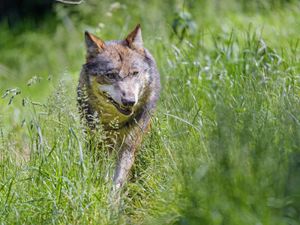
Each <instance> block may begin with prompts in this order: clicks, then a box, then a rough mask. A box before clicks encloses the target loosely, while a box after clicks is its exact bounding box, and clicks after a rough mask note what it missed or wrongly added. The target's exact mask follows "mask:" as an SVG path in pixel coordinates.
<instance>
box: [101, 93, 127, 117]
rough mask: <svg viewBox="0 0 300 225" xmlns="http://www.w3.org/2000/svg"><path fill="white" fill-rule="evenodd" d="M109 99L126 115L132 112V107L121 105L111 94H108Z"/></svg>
mask: <svg viewBox="0 0 300 225" xmlns="http://www.w3.org/2000/svg"><path fill="white" fill-rule="evenodd" d="M106 97H107V99H108V100H109V101H110V102H111V103H112V104H113V105H114V106H115V107H116V108H117V110H118V111H119V112H120V113H122V114H124V115H126V116H129V115H130V114H132V109H131V108H126V107H123V106H121V105H120V104H119V103H117V102H116V101H115V100H114V99H113V98H112V97H110V96H109V95H107V94H106Z"/></svg>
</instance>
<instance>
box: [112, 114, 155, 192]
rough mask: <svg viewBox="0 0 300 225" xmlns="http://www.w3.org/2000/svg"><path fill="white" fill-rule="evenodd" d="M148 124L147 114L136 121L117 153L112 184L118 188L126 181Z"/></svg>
mask: <svg viewBox="0 0 300 225" xmlns="http://www.w3.org/2000/svg"><path fill="white" fill-rule="evenodd" d="M149 124H150V118H149V116H148V115H147V116H145V117H144V118H143V120H141V121H139V122H136V124H135V125H134V126H133V127H132V130H131V132H129V134H128V135H127V137H126V138H125V141H124V143H123V146H122V148H121V151H120V153H119V157H118V161H117V167H116V170H115V175H114V179H113V181H114V185H115V188H116V189H120V188H121V187H122V186H123V184H124V183H125V182H126V179H127V177H128V174H129V171H130V169H131V167H132V165H133V163H134V159H135V153H136V149H137V148H138V147H139V146H140V145H141V142H142V138H143V135H144V133H145V132H146V130H148V127H149Z"/></svg>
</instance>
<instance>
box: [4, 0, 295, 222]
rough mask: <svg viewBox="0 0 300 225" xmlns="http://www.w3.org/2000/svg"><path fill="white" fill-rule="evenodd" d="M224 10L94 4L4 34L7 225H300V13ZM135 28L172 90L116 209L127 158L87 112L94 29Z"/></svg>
mask: <svg viewBox="0 0 300 225" xmlns="http://www.w3.org/2000/svg"><path fill="white" fill-rule="evenodd" d="M97 3H98V1H97ZM226 3H227V4H224V3H221V2H219V1H212V2H208V1H197V2H196V1H185V2H181V1H178V2H176V4H175V3H171V2H170V1H163V2H162V1H149V2H144V1H136V2H134V3H133V2H131V1H124V2H122V3H114V4H111V3H109V2H108V1H103V2H102V3H101V4H99V3H98V4H96V1H89V2H87V3H85V5H81V6H78V7H67V6H62V5H58V6H57V9H56V10H57V21H52V20H51V21H50V20H47V21H45V25H44V26H45V27H39V28H34V29H35V30H30V29H29V28H28V30H27V31H24V30H23V31H22V32H21V33H18V31H16V30H14V31H10V30H9V29H8V28H7V27H5V25H2V30H4V31H5V32H1V33H0V36H1V40H4V41H5V42H6V44H0V49H1V52H2V53H3V54H2V55H3V57H2V56H1V61H0V78H1V84H0V87H1V92H2V94H3V95H2V98H1V99H0V106H1V108H0V159H1V160H0V173H1V179H0V221H1V223H2V224H66V223H67V224H204V225H207V224H212V225H217V224H230V225H235V224H236V225H241V224H245V225H246V224H264V225H265V224H270V225H273V224H300V223H299V221H300V217H299V215H300V206H299V202H300V199H299V194H300V193H299V186H300V177H299V146H300V143H299V142H300V122H299V121H300V117H299V115H300V107H299V100H300V99H299V97H300V86H299V85H300V84H299V82H300V80H299V79H300V78H299V74H300V68H299V55H300V54H299V53H300V52H299V30H300V29H297V28H299V23H298V22H297V21H298V20H297V19H298V17H299V4H298V3H297V2H291V3H283V1H276V4H272V3H273V1H265V3H264V4H263V3H257V5H256V3H251V4H250V3H249V5H248V3H246V2H244V1H243V2H242V3H238V2H235V1H227V2H226ZM223 4H224V5H223ZM261 4H263V6H261ZM254 6H255V7H254ZM269 9H272V13H270V12H268V10H269ZM256 10H258V11H256ZM199 12H201V13H200V14H199ZM137 22H141V23H142V29H143V37H144V41H145V45H146V47H147V48H148V49H149V50H150V51H151V52H152V53H153V55H154V57H155V59H156V61H157V64H158V66H159V71H160V73H161V78H162V87H163V90H162V94H161V99H160V102H159V105H158V109H157V113H156V115H155V116H154V117H153V118H152V130H151V133H149V134H148V136H147V137H146V138H145V140H144V142H143V145H142V147H141V148H140V149H139V151H138V154H137V159H136V162H135V165H134V168H133V169H132V173H131V176H130V179H129V181H128V183H127V184H126V187H125V188H124V190H123V192H122V194H121V204H120V206H119V207H118V208H113V207H112V205H111V201H110V197H111V196H110V195H111V185H112V182H111V178H112V174H113V169H114V166H115V157H116V156H115V153H113V154H112V155H109V154H108V152H107V151H106V149H105V146H101V144H100V140H101V132H96V133H85V132H84V127H83V125H82V123H81V122H80V116H79V114H78V110H77V106H76V83H77V79H78V73H79V70H80V65H81V64H82V63H84V45H83V38H82V31H83V30H84V29H89V30H91V31H92V32H94V33H96V34H97V35H99V36H101V37H102V38H103V39H105V40H109V39H112V38H114V39H119V38H123V37H124V36H125V35H126V33H127V32H129V31H130V29H131V28H133V27H134V25H135V23H137ZM53 24H54V25H53ZM47 25H49V29H47ZM29 27H30V26H29ZM31 29H33V28H31ZM16 34H17V35H16Z"/></svg>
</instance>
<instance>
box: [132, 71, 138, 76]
mask: <svg viewBox="0 0 300 225" xmlns="http://www.w3.org/2000/svg"><path fill="white" fill-rule="evenodd" d="M131 74H132V75H133V76H136V75H138V74H139V72H138V71H133V72H132V73H131Z"/></svg>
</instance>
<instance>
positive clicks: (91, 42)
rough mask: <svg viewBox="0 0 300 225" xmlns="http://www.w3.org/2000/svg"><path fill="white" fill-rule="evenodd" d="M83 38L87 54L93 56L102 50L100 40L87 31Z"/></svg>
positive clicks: (102, 43)
mask: <svg viewBox="0 0 300 225" xmlns="http://www.w3.org/2000/svg"><path fill="white" fill-rule="evenodd" d="M84 36H85V44H86V48H87V52H88V54H90V55H94V54H97V53H100V52H102V51H103V50H104V48H105V44H104V41H102V40H101V39H100V38H98V37H96V36H95V35H93V34H91V33H89V32H87V31H85V32H84Z"/></svg>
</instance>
